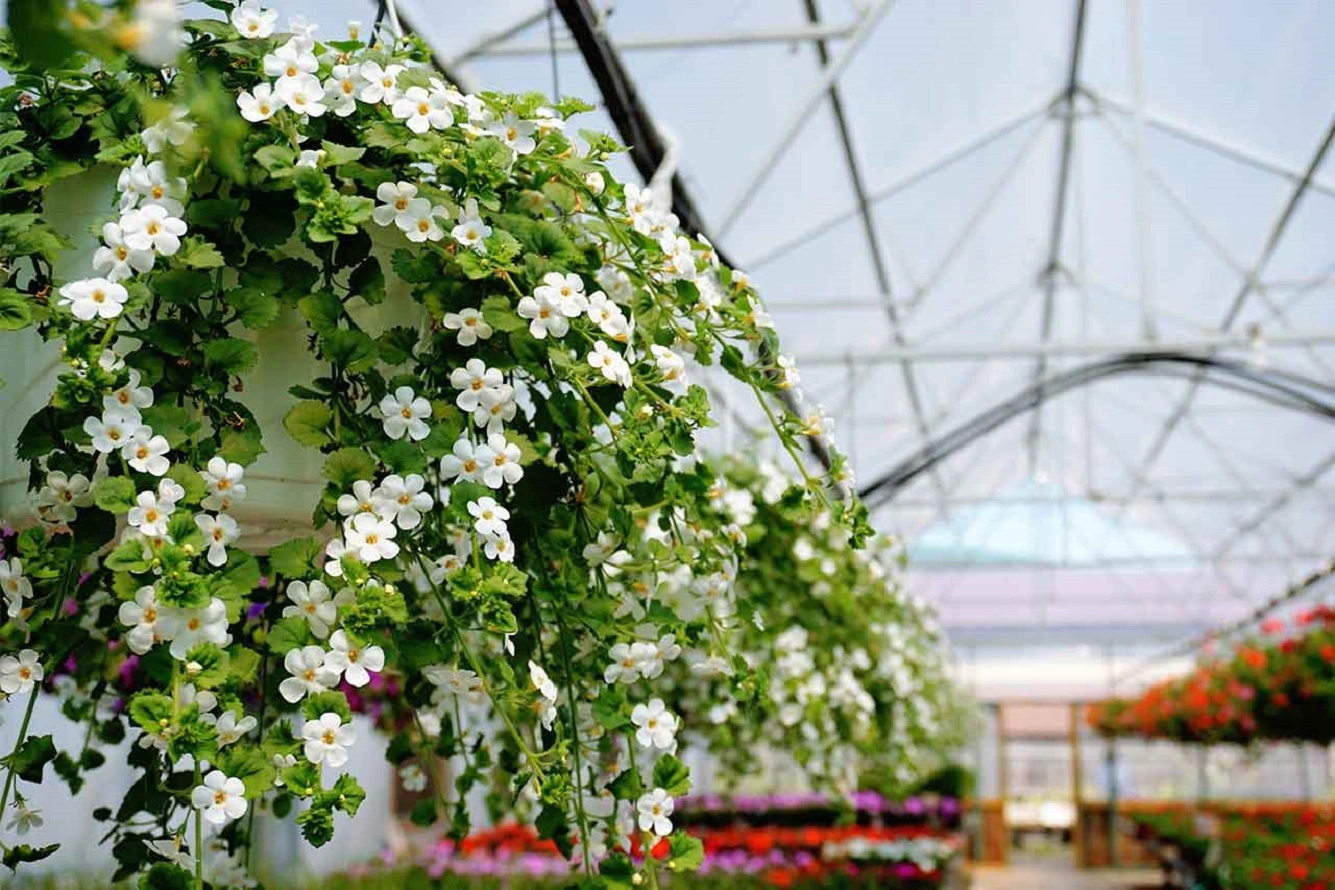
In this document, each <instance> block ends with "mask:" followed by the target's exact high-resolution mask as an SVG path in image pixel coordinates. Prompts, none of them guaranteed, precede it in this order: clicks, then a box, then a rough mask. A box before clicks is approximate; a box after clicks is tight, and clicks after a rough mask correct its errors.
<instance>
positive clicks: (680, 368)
mask: <svg viewBox="0 0 1335 890" xmlns="http://www.w3.org/2000/svg"><path fill="white" fill-rule="evenodd" d="M649 352H650V353H652V354H653V357H654V364H655V365H656V366H657V367H658V372H659V373H660V374H662V375H663V386H665V387H666V388H668V389H670V390H672V391H673V392H676V393H682V392H685V391H686V362H685V361H683V360H682V357H681V356H679V355H677V354H676V353H675V352H673V351H672V350H671V349H668V348H667V347H666V346H659V345H658V344H657V343H654V344H653V345H651V346H650V347H649Z"/></svg>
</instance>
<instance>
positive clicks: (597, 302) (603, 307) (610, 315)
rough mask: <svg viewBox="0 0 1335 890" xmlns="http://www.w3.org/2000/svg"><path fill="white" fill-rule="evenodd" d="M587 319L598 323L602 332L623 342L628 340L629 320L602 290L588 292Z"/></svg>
mask: <svg viewBox="0 0 1335 890" xmlns="http://www.w3.org/2000/svg"><path fill="white" fill-rule="evenodd" d="M588 312H589V320H590V321H592V322H593V323H594V324H596V325H598V329H599V330H601V331H602V332H603V333H604V334H606V335H607V336H609V337H611V338H612V339H613V340H616V341H617V342H618V343H625V342H627V341H629V340H630V331H631V327H630V321H629V319H627V318H626V315H625V313H624V312H622V311H621V307H620V306H618V305H617V304H616V303H614V302H612V301H611V300H609V299H608V298H607V294H605V293H603V292H602V291H595V292H594V293H592V294H589V309H588Z"/></svg>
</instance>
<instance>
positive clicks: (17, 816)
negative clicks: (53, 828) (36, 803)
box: [5, 794, 46, 837]
mask: <svg viewBox="0 0 1335 890" xmlns="http://www.w3.org/2000/svg"><path fill="white" fill-rule="evenodd" d="M14 806H15V810H14V818H12V819H10V820H9V822H8V824H7V825H6V826H5V827H6V828H8V829H9V830H10V831H13V832H15V833H17V834H18V835H19V836H20V837H22V836H23V835H25V834H27V833H28V832H29V831H32V830H33V829H34V828H41V827H42V825H43V824H44V823H45V821H46V820H44V819H43V818H42V811H41V810H38V809H33V808H32V807H29V806H28V802H27V801H26V800H24V799H23V795H21V794H20V795H17V797H16V798H15V800H14Z"/></svg>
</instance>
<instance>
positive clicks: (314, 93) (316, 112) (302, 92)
mask: <svg viewBox="0 0 1335 890" xmlns="http://www.w3.org/2000/svg"><path fill="white" fill-rule="evenodd" d="M274 93H275V95H276V96H277V97H278V100H279V101H281V102H282V103H283V104H284V105H286V106H287V107H288V108H290V109H292V111H293V112H295V113H296V114H308V115H310V116H311V117H320V116H321V115H323V114H324V113H325V110H326V108H325V104H324V97H325V90H324V86H323V85H322V84H321V83H320V78H318V77H316V76H315V75H314V74H301V75H298V76H296V77H290V78H289V77H284V78H280V79H279V80H278V86H277V88H276V89H275V91H274Z"/></svg>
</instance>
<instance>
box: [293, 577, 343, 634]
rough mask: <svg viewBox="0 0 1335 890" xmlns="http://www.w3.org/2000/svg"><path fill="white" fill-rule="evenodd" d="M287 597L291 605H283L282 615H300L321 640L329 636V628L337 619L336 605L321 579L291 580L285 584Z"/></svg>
mask: <svg viewBox="0 0 1335 890" xmlns="http://www.w3.org/2000/svg"><path fill="white" fill-rule="evenodd" d="M287 598H288V599H289V600H291V601H292V605H290V606H284V607H283V617H284V618H290V617H292V616H294V615H300V616H301V617H303V618H305V619H306V624H307V626H309V627H310V629H311V633H313V634H315V636H316V637H317V638H318V639H321V640H323V639H324V638H325V637H327V636H329V628H330V627H331V626H332V625H333V623H334V622H335V621H337V620H338V606H337V605H335V604H334V601H333V599H332V598H331V596H330V593H329V588H328V587H327V586H326V585H325V583H324V582H323V581H319V580H316V581H312V582H311V583H310V584H307V583H306V582H305V581H293V582H292V583H290V584H288V585H287Z"/></svg>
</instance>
